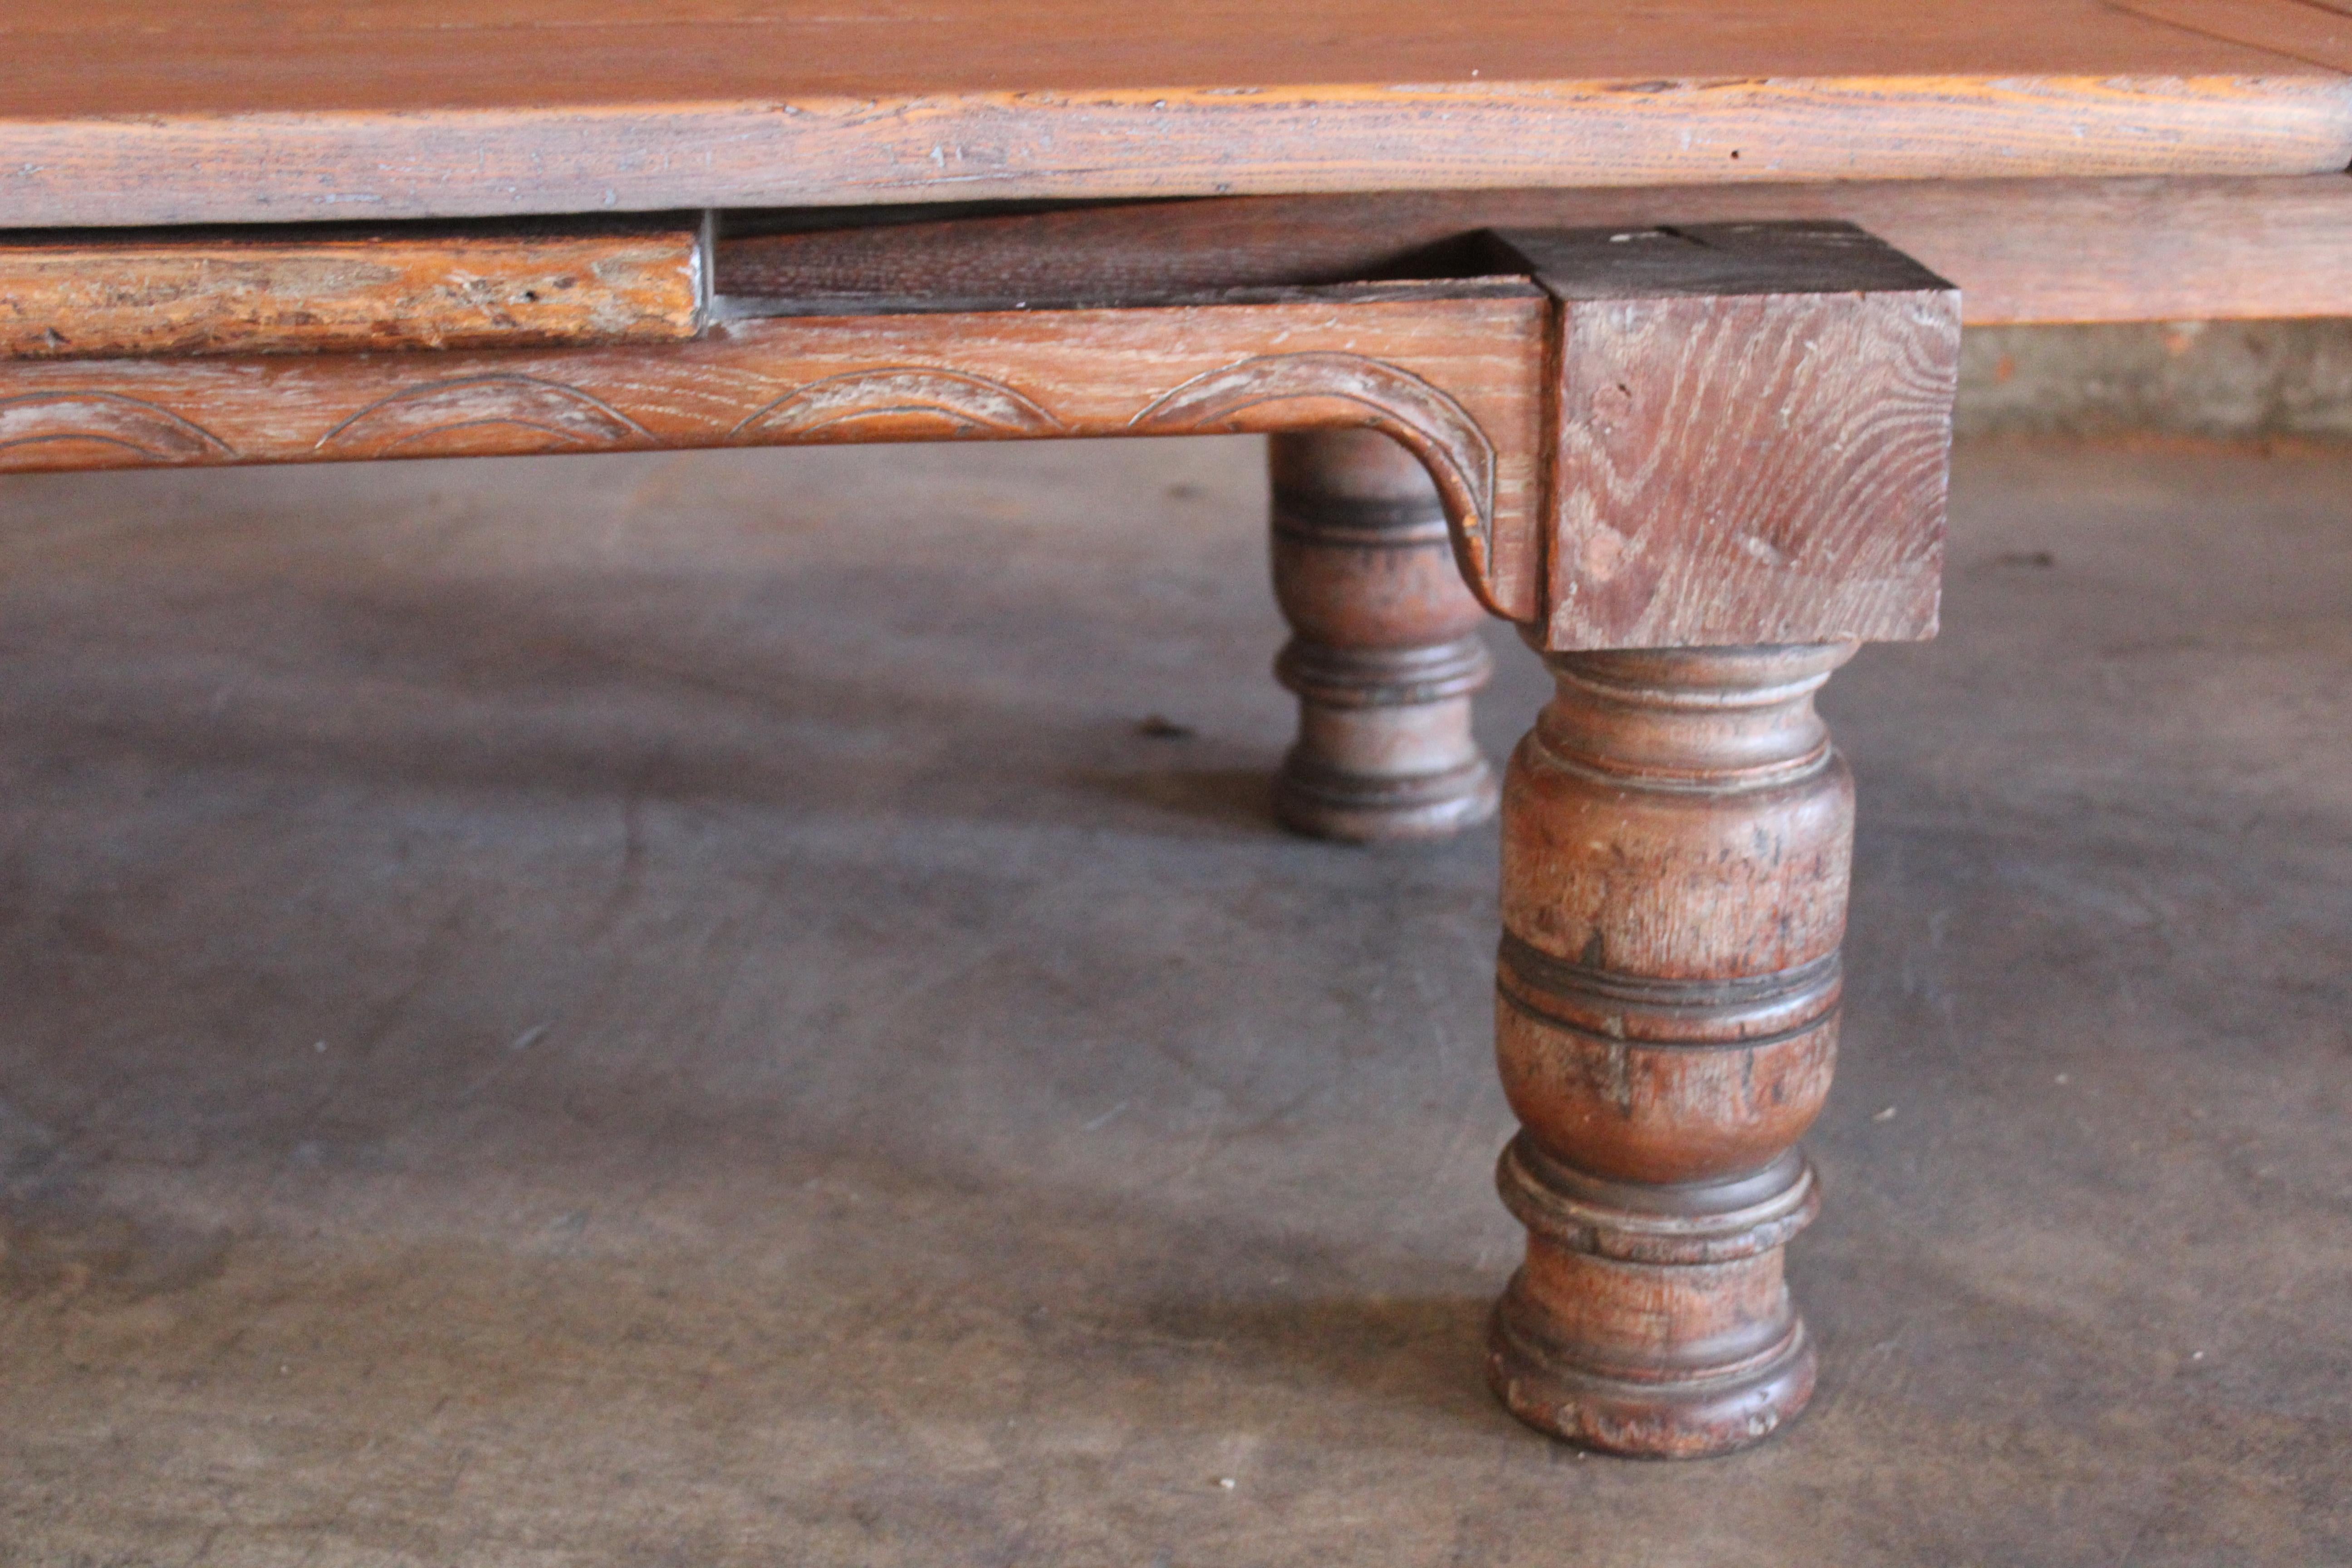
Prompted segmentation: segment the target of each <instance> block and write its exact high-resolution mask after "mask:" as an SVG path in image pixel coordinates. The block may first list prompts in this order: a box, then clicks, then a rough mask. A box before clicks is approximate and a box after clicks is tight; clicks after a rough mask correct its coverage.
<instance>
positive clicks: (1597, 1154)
mask: <svg viewBox="0 0 2352 1568" xmlns="http://www.w3.org/2000/svg"><path fill="white" fill-rule="evenodd" d="M1852 652H1853V646H1852V645H1851V644H1835V645H1831V646H1827V647H1763V648H1698V649H1689V650H1682V651H1674V652H1652V653H1587V654H1571V655H1558V654H1556V655H1552V656H1550V657H1549V658H1547V660H1546V662H1547V663H1548V664H1549V666H1550V667H1551V670H1552V675H1553V678H1554V681H1555V684H1556V691H1555V694H1554V696H1553V699H1552V700H1551V702H1550V703H1549V705H1548V706H1547V707H1546V708H1545V709H1544V710H1543V713H1542V715H1541V716H1540V717H1539V718H1538V720H1537V722H1536V727H1535V729H1534V731H1532V732H1531V733H1529V734H1528V737H1527V738H1526V739H1525V740H1524V741H1522V742H1520V744H1519V747H1518V750H1517V752H1514V753H1513V754H1512V758H1511V763H1510V767H1509V769H1508V771H1507V773H1506V774H1505V777H1504V784H1503V932H1504V935H1503V944H1502V952H1501V956H1500V963H1499V965H1498V968H1497V972H1496V1008H1495V1020H1496V1022H1495V1030H1496V1059H1497V1061H1498V1063H1499V1064H1500V1066H1501V1069H1502V1077H1503V1087H1504V1092H1505V1094H1506V1095H1507V1097H1508V1099H1509V1100H1510V1103H1511V1109H1512V1110H1513V1112H1514V1113H1515V1114H1517V1117H1518V1119H1519V1122H1520V1128H1521V1130H1520V1131H1519V1134H1518V1136H1517V1138H1516V1139H1514V1140H1513V1142H1512V1143H1511V1145H1510V1147H1509V1148H1508V1149H1507V1150H1506V1151H1505V1152H1504V1155H1503V1160H1502V1164H1501V1169H1500V1171H1499V1173H1498V1184H1499V1185H1500V1187H1501V1189H1502V1194H1503V1199H1504V1202H1505V1203H1506V1204H1507V1205H1508V1206H1509V1207H1510V1209H1511V1212H1512V1213H1513V1214H1514V1215H1517V1218H1518V1219H1519V1220H1520V1222H1521V1223H1522V1224H1524V1225H1526V1226H1527V1227H1528V1252H1527V1262H1526V1264H1525V1266H1524V1267H1523V1268H1521V1269H1520V1270H1519V1272H1518V1273H1517V1275H1516V1276H1515V1277H1514V1278H1513V1279H1512V1280H1511V1283H1510V1287H1509V1289H1507V1291H1506V1292H1505V1294H1504V1297H1503V1300H1502V1301H1501V1302H1500V1303H1499V1305H1498V1306H1497V1308H1496V1313H1495V1318H1494V1321H1493V1325H1492V1329H1491V1331H1490V1333H1489V1336H1488V1342H1487V1343H1488V1363H1487V1365H1488V1374H1489V1377H1490V1379H1491V1380H1492V1382H1493V1384H1494V1386H1495V1389H1496V1393H1497V1394H1499V1395H1500V1396H1501V1398H1502V1400H1503V1402H1504V1404H1505V1405H1507V1406H1508V1407H1509V1408H1510V1410H1511V1412H1512V1413H1513V1414H1514V1415H1517V1416H1518V1417H1519V1418H1520V1419H1522V1420H1524V1421H1527V1422H1528V1423H1529V1424H1531V1425H1533V1426H1539V1427H1541V1428H1543V1429H1544V1430H1546V1431H1549V1432H1554V1433H1557V1434H1559V1435H1560V1436H1565V1437H1569V1438H1571V1439H1573V1440H1575V1441H1578V1442H1580V1443H1585V1444H1589V1445H1591V1446H1593V1447H1601V1448H1606V1449H1610V1450H1612V1451H1614V1452H1619V1453H1632V1454H1644V1455H1651V1456H1663V1457H1687V1456H1692V1455H1697V1454H1709V1453H1720V1452H1722V1451H1724V1450H1726V1449H1728V1448H1735V1447H1741V1446H1743V1445H1745V1444H1748V1443H1752V1442H1755V1441H1756V1440H1757V1439H1759V1438H1760V1437H1763V1436H1767V1435H1768V1434H1769V1433H1770V1432H1771V1431H1773V1430H1774V1429H1775V1428H1776V1427H1777V1426H1780V1424H1781V1423H1782V1422H1784V1421H1786V1420H1788V1419H1789V1418H1790V1416H1791V1415H1795V1414H1796V1413H1797V1412H1798V1411H1799V1410H1800V1409H1801V1408H1802V1407H1803V1405H1804V1404H1805V1401H1806V1399H1807V1398H1808V1396H1809V1395H1810V1394H1811V1392H1812V1384H1813V1352H1812V1350H1811V1346H1810V1345H1809V1344H1808V1342H1807V1340H1806V1336H1805V1331H1804V1327H1803V1324H1802V1322H1801V1321H1800V1320H1799V1318H1798V1317H1797V1314H1796V1312H1795V1310H1794V1309H1793V1307H1792V1306H1791V1304H1790V1298H1789V1293H1788V1289H1787V1288H1786V1286H1785V1285H1784V1284H1783V1283H1782V1279H1781V1249H1782V1247H1785V1245H1786V1244H1787V1242H1788V1240H1789V1238H1790V1237H1791V1236H1793V1235H1795V1234H1796V1233H1797V1232H1798V1231H1799V1230H1800V1229H1801V1228H1802V1227H1803V1226H1805V1224H1806V1223H1807V1222H1808V1221H1810V1220H1811V1218H1812V1216H1813V1214H1814V1212H1815V1211H1816V1209H1817V1208H1818V1207H1819V1205H1820V1198H1819V1196H1818V1192H1817V1189H1816V1187H1815V1185H1814V1183H1813V1178H1812V1173H1811V1170H1810V1169H1809V1168H1808V1166H1807V1165H1806V1163H1805V1161H1804V1159H1803V1157H1802V1156H1801V1155H1800V1154H1799V1153H1797V1152H1796V1151H1795V1148H1794V1145H1795V1143H1796V1142H1797V1140H1798V1139H1799V1138H1800V1137H1801V1136H1802V1135H1803V1133H1804V1131H1805V1130H1806V1128H1807V1127H1808V1126H1810V1125H1811V1122H1812V1121H1813V1118H1814V1117H1815V1115H1816V1114H1817V1113H1818V1112H1819V1111H1820V1110H1821V1107H1822V1101H1823V1100H1824V1099H1825V1098H1826V1097H1827V1095H1828V1092H1829V1087H1830V1077H1831V1073H1832V1068H1833V1066H1834V1064H1835V1061H1836V1056H1837V1022H1838V1016H1837V1008H1838V999H1839V994H1840V983H1839V970H1838V946H1839V942H1840V940H1841V939H1842V937H1843V933H1844V929H1845V906H1846V886H1847V879H1848V876H1849V871H1850V865H1851V859H1852V847H1851V846H1852V843H1853V782H1852V780H1851V778H1850V777H1849V775H1848V773H1847V771H1846V768H1845V764H1844V763H1843V761H1842V760H1841V759H1840V758H1839V757H1838V755H1837V753H1836V752H1835V751H1834V750H1833V749H1832V747H1831V745H1830V742H1829V731H1828V730H1827V728H1826V727H1825V726H1824V725H1823V724H1822V721H1821V718H1820V716H1819V714H1818V713H1816V712H1815V710H1814V708H1813V693H1814V691H1815V690H1816V689H1818V688H1819V687H1820V686H1821V685H1822V682H1823V681H1824V680H1826V679H1828V677H1829V674H1830V672H1831V671H1832V669H1834V668H1837V666H1838V665H1840V664H1842V663H1843V662H1844V660H1845V659H1846V658H1848V657H1849V656H1850V655H1851V654H1852Z"/></svg>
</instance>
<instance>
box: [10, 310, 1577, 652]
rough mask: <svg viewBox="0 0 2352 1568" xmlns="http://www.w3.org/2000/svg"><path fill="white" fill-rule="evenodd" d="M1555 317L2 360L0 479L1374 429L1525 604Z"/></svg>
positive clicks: (1013, 326) (1483, 581) (1509, 600)
mask: <svg viewBox="0 0 2352 1568" xmlns="http://www.w3.org/2000/svg"><path fill="white" fill-rule="evenodd" d="M1548 324H1549V303H1548V301H1547V300H1546V299H1545V297H1544V295H1543V294H1542V292H1541V291H1540V290H1539V289H1536V288H1534V287H1533V286H1531V285H1529V284H1528V282H1527V281H1526V280H1525V279H1495V280H1491V281H1487V282H1479V281H1476V280H1470V281H1465V282H1458V283H1449V284H1423V285H1412V286H1403V287H1397V288H1384V287H1374V288H1371V289H1335V290H1328V291H1326V292H1324V293H1323V294H1322V295H1321V296H1320V297H1307V298H1297V297H1291V298H1286V299H1283V300H1276V301H1274V302H1268V303H1258V304H1228V305H1217V306H1197V307H1171V308H1168V309H1160V310H1055V311H1034V312H995V313H988V312H982V313H975V314H962V315H919V316H863V317H851V318H840V319H830V320H828V319H800V318H794V319H786V320H748V321H741V320H739V321H722V322H721V323H720V324H719V325H718V326H717V327H715V328H713V329H712V330H711V331H709V332H708V333H707V334H706V335H704V336H703V337H702V338H699V339H698V340H695V341H692V342H678V343H641V344H630V345H622V346H610V347H598V348H570V349H547V350H499V351H473V350H452V351H448V352H445V353H395V354H316V355H306V354H279V355H224V356H217V357H209V358H201V357H200V358H157V359H114V360H14V361H0V472H6V471H11V470H30V469H61V468H109V467H126V466H157V465H184V464H210V463H253V462H315V461H334V460H350V459H362V458H412V457H413V458H425V457H468V456H490V455H499V454H515V453H528V452H590V451H633V450H649V449H655V448H663V447H716V446H729V445H768V444H778V443H786V442H833V441H890V440H940V439H1019V438H1037V437H1060V436H1150V435H1181V434H1188V433H1195V432H1221V431H1234V432H1255V431H1274V430H1285V429H1302V428H1318V427H1341V428H1345V427H1365V428H1373V429H1380V430H1383V431H1386V432H1387V433H1389V434H1390V435H1391V436H1393V437H1396V438H1397V439H1399V440H1402V442H1404V443H1405V444H1406V445H1407V446H1408V447H1412V448H1413V450H1414V451H1415V452H1416V453H1417V454H1418V455H1419V456H1420V457H1421V458H1422V459H1423V463H1424V464H1425V466H1426V467H1427V468H1429V469H1430V471H1431V474H1432V477H1433V479H1434V481H1435V482H1436V484H1437V487H1438V490H1439V493H1440V494H1441V496H1443V498H1444V501H1445V505H1446V509H1447V511H1448V513H1449V514H1450V515H1451V516H1452V517H1453V518H1454V520H1455V521H1456V523H1457V524H1458V525H1459V526H1458V530H1457V535H1456V539H1457V548H1458V549H1459V550H1460V551H1461V552H1462V555H1463V561H1462V564H1463V566H1464V568H1465V574H1466V575H1467V577H1468V579H1469V581H1470V582H1471V583H1472V584H1474V585H1475V586H1477V587H1479V588H1480V590H1481V592H1482V595H1484V596H1485V597H1486V600H1487V602H1488V604H1489V605H1490V606H1491V607H1492V608H1494V609H1495V610H1496V613H1498V614H1504V615H1514V614H1516V615H1517V616H1520V617H1522V618H1524V616H1527V615H1528V614H1530V613H1532V610H1531V607H1532V605H1533V595H1534V594H1535V592H1536V576H1535V545H1534V529H1535V512H1536V504H1537V481H1538V452H1539V449H1540V446H1541V443H1540V439H1539V430H1540V420H1541V416H1542V408H1543V399H1544V395H1543V388H1542V383H1541V377H1540V375H1539V374H1538V369H1539V366H1540V364H1541V363H1542V359H1543V353H1544V342H1545V334H1546V331H1547V330H1548Z"/></svg>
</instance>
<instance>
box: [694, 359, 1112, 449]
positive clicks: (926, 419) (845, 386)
mask: <svg viewBox="0 0 2352 1568" xmlns="http://www.w3.org/2000/svg"><path fill="white" fill-rule="evenodd" d="M874 420H887V421H890V422H891V423H893V424H895V425H898V426H901V427H902V431H901V432H894V434H898V433H903V434H904V435H905V436H907V437H925V436H930V437H974V436H978V437H988V436H1001V437H1017V436H1063V435H1067V434H1068V433H1069V429H1068V426H1065V425H1064V424H1063V423H1062V421H1060V420H1059V419H1057V418H1055V416H1053V415H1052V414H1050V413H1048V412H1047V411H1046V410H1045V407H1044V406H1042V405H1039V404H1038V403H1036V402H1035V401H1034V400H1033V399H1032V398H1030V397H1029V396H1027V395H1025V394H1024V393H1021V392H1017V391H1015V390H1014V389H1013V388H1012V387H1010V386H1007V385H1005V384H1003V382H1001V381H992V380H990V379H989V378H988V377H986V376H984V375H974V374H971V373H970V372H968V371H960V370H940V369H938V368H935V367H930V366H923V365H885V366H882V367H880V368H878V369H875V370H855V371H847V372H845V373H843V374H840V375H829V376H826V377H825V378H824V380H823V381H813V382H811V383H809V384H807V385H806V386H800V387H795V388H793V390H792V391H791V392H788V393H786V394H785V395H783V396H782V397H779V398H777V399H776V400H775V401H774V402H773V403H771V404H769V405H767V406H766V407H764V408H762V409H761V410H760V411H759V412H758V413H756V414H753V415H752V416H751V417H749V418H747V419H745V420H744V421H743V422H742V423H741V424H740V425H738V426H735V428H734V429H733V430H732V431H730V433H729V438H730V439H731V440H738V441H742V440H765V441H789V440H802V441H821V440H825V439H827V438H828V437H827V436H826V435H825V432H827V431H831V430H835V429H836V428H837V427H839V426H850V425H856V424H863V423H866V422H868V421H874ZM848 435H849V432H848V431H846V430H841V431H840V432H839V435H838V437H833V438H847V437H848Z"/></svg>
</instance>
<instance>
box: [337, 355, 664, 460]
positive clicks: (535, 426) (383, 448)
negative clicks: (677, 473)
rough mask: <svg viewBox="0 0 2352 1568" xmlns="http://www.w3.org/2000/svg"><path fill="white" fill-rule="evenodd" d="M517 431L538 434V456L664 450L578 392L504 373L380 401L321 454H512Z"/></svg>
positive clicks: (429, 385) (340, 429)
mask: <svg viewBox="0 0 2352 1568" xmlns="http://www.w3.org/2000/svg"><path fill="white" fill-rule="evenodd" d="M516 430H528V431H531V432H533V433H535V434H536V436H537V437H539V444H538V449H539V450H541V451H549V452H579V451H596V450H625V449H627V448H629V447H651V446H656V445H658V443H657V442H656V440H655V438H654V436H653V433H652V432H651V431H649V430H647V429H646V427H645V426H642V425H640V424H638V423H637V422H636V421H635V420H634V419H632V418H630V417H629V416H627V415H625V414H624V413H622V412H621V411H620V410H619V409H617V408H614V406H613V405H611V404H609V403H606V402H604V400H603V399H602V398H598V397H593V396H591V395H588V394H587V393H584V392H583V391H581V390H580V389H579V388H578V387H576V386H567V385H565V384H563V383H562V382H560V381H547V380H542V379H541V378H540V377H538V376H533V375H520V374H495V375H468V376H460V377H457V379H455V380H451V381H432V382H426V383H425V384H422V385H420V386H412V387H409V388H407V389H405V390H404V391H401V392H395V393H394V394H393V395H391V396H389V397H384V398H379V399H378V400H376V401H375V402H373V403H371V404H369V405H367V406H366V407H365V408H362V409H361V410H360V411H359V412H358V413H356V414H354V415H352V416H351V417H350V418H348V419H346V420H344V421H343V422H342V423H341V424H340V425H338V426H335V427H334V428H333V429H331V430H330V431H328V432H327V433H326V434H325V435H324V436H321V437H319V442H318V447H317V449H318V450H319V451H321V452H331V453H332V454H334V455H335V456H337V457H367V456H383V457H389V456H393V455H395V454H396V455H398V456H401V457H424V456H427V455H432V456H438V457H453V458H454V457H464V456H467V455H469V454H472V453H476V452H493V451H495V452H511V451H514V450H516V446H515V441H514V437H513V435H512V432H514V431H516ZM493 432H498V433H499V434H493Z"/></svg>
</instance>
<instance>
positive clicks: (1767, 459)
mask: <svg viewBox="0 0 2352 1568" xmlns="http://www.w3.org/2000/svg"><path fill="white" fill-rule="evenodd" d="M1505 238H1506V240H1507V242H1508V243H1509V244H1511V246H1512V247H1513V248H1515V249H1516V250H1517V251H1519V252H1520V253H1521V254H1522V255H1524V256H1525V257H1526V258H1528V262H1529V264H1530V266H1531V268H1532V269H1533V270H1534V271H1535V273H1536V275H1537V277H1538V280H1539V281H1541V282H1542V283H1543V284H1544V285H1545V287H1546V288H1548V289H1550V290H1551V291H1552V293H1553V294H1554V296H1555V297H1556V298H1557V299H1558V300H1559V301H1560V324H1559V341H1558V343H1557V345H1556V347H1555V349H1554V353H1555V355H1556V360H1555V363H1556V364H1557V365H1558V367H1559V369H1558V371H1557V372H1556V374H1557V375H1558V378H1559V381H1558V386H1559V391H1558V399H1559V401H1558V404H1557V405H1556V407H1557V411H1556V415H1555V418H1554V421H1553V429H1554V431H1555V440H1556V443H1557V445H1556V446H1555V447H1554V448H1553V450H1552V451H1551V453H1550V454H1549V458H1550V463H1551V468H1550V474H1549V483H1548V489H1547V497H1548V499H1547V507H1548V509H1549V517H1548V519H1547V521H1548V525H1549V526H1548V531H1547V535H1546V548H1547V549H1548V550H1549V552H1550V553H1549V561H1548V563H1547V570H1546V593H1545V607H1546V622H1545V628H1544V646H1545V647H1549V648H1559V649H1566V648H1620V647H1705V646H1708V645H1711V644H1732V643H1793V642H1817V641H1842V640H1848V639H1861V640H1864V641H1883V640H1889V639H1900V638H1909V637H1931V636H1933V635H1934V634H1935V629H1936V609H1937V595H1938V592H1939V589H1940V584H1941V579H1942V569H1943V534H1944V507H1945V494H1946V485H1947V479H1948V470H1949V467H1950V450H1951V409H1952V401H1953V397H1954V395H1955V394H1956V392H1957V390H1958V380H1959V340H1960V324H1959V302H1958V299H1957V298H1956V297H1955V296H1954V294H1953V293H1952V291H1951V289H1949V287H1948V285H1946V284H1945V283H1944V282H1943V280H1942V279H1938V278H1937V277H1936V276H1935V275H1934V274H1932V273H1929V272H1927V270H1926V269H1925V268H1921V267H1919V266H1918V265H1917V264H1916V263H1915V262H1912V261H1910V260H1909V259H1908V258H1905V257H1903V256H1901V255H1900V254H1899V253H1896V252H1895V251H1892V250H1890V249H1889V248H1887V247H1885V246H1884V245H1883V244H1881V243H1879V242H1878V241H1876V240H1874V239H1873V238H1871V237H1869V236H1867V235H1864V234H1863V233H1862V232H1861V231H1860V230H1858V229H1854V228H1852V227H1850V226H1843V225H1794V224H1787V225H1723V226H1693V227H1689V228H1683V229H1675V230H1660V229H1652V230H1641V229H1630V230H1629V229H1590V230H1578V231H1542V232H1537V233H1527V232H1520V231H1512V232H1510V233H1507V235H1506V236H1505Z"/></svg>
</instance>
